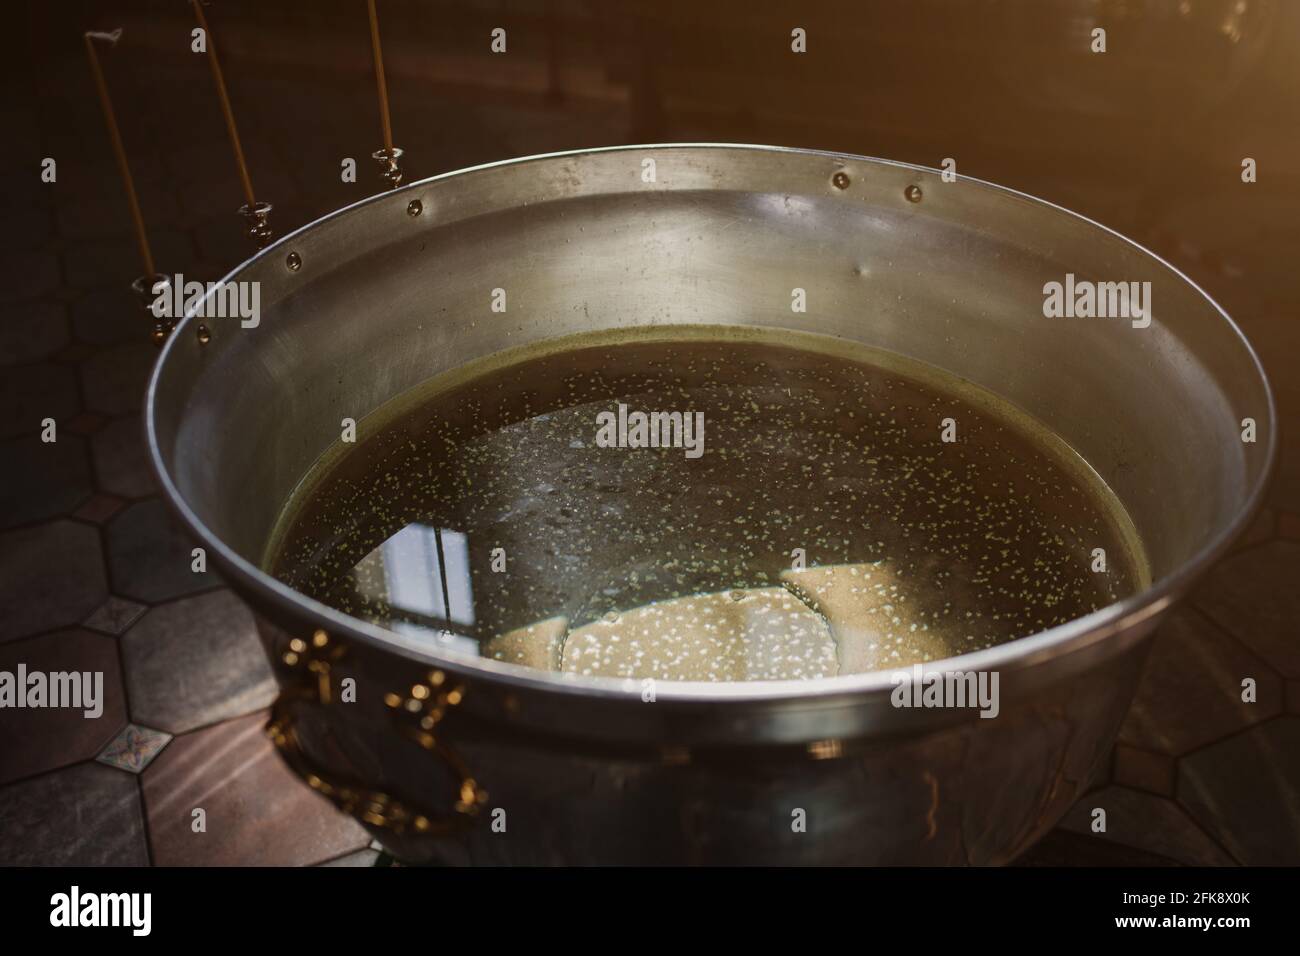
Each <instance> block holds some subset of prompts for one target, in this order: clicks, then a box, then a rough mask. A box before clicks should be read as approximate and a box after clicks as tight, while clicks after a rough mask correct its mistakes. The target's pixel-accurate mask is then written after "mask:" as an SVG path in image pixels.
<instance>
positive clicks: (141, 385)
mask: <svg viewBox="0 0 1300 956" xmlns="http://www.w3.org/2000/svg"><path fill="white" fill-rule="evenodd" d="M157 359H158V349H157V348H156V347H155V346H154V345H152V344H150V342H149V341H148V339H147V338H142V339H141V340H140V341H139V342H133V343H129V344H126V345H116V346H113V347H112V348H108V349H104V350H103V351H100V352H97V353H96V354H94V355H92V356H91V357H90V358H88V359H86V360H85V361H84V362H82V364H81V380H82V383H83V385H84V386H85V389H86V407H87V408H89V409H90V410H91V411H96V412H101V413H102V414H104V415H125V414H126V413H127V412H136V411H139V410H140V407H141V406H142V405H143V404H144V390H145V386H146V385H147V384H148V381H149V373H150V371H152V370H153V363H154V362H155V361H157Z"/></svg>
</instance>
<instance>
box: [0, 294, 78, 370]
mask: <svg viewBox="0 0 1300 956" xmlns="http://www.w3.org/2000/svg"><path fill="white" fill-rule="evenodd" d="M68 338H69V333H68V319H67V316H66V314H65V313H64V308H63V305H62V303H59V302H50V301H41V302H23V303H21V304H20V305H15V306H10V307H9V308H7V309H6V310H5V318H4V321H3V322H0V365H9V364H13V363H18V362H36V361H39V360H40V359H44V358H48V357H49V356H51V355H53V354H54V353H55V352H57V351H58V350H59V349H61V348H63V347H64V346H65V345H67V344H68Z"/></svg>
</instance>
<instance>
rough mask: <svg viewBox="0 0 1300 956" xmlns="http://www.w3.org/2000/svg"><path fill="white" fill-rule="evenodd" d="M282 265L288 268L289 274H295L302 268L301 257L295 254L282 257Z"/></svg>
mask: <svg viewBox="0 0 1300 956" xmlns="http://www.w3.org/2000/svg"><path fill="white" fill-rule="evenodd" d="M284 264H285V266H287V267H288V269H289V271H290V272H297V271H298V270H299V269H301V268H302V256H300V255H298V253H296V252H291V253H289V254H288V255H287V256H285V257H284Z"/></svg>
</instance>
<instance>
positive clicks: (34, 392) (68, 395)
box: [0, 364, 81, 440]
mask: <svg viewBox="0 0 1300 956" xmlns="http://www.w3.org/2000/svg"><path fill="white" fill-rule="evenodd" d="M80 410H81V399H80V398H78V396H77V378H76V372H75V371H74V370H73V369H71V368H68V367H67V366H64V365H50V364H42V365H20V366H17V367H16V368H6V369H5V370H4V374H3V375H0V438H13V437H15V436H18V435H36V436H39V435H40V432H41V422H42V421H43V420H45V419H46V418H53V419H54V421H55V423H56V425H57V426H59V427H62V426H63V425H65V424H67V423H68V422H69V421H71V420H72V419H73V418H75V417H76V416H77V413H78V412H80ZM56 437H57V429H56ZM38 440H39V438H38Z"/></svg>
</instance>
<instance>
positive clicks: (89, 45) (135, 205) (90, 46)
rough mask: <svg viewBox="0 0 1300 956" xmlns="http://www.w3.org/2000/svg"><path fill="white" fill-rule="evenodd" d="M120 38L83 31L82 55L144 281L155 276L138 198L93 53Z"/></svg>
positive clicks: (115, 34) (116, 33)
mask: <svg viewBox="0 0 1300 956" xmlns="http://www.w3.org/2000/svg"><path fill="white" fill-rule="evenodd" d="M121 36H122V29H121V27H119V28H118V29H116V30H114V31H113V32H111V33H100V32H96V31H90V30H88V31H86V33H84V34H83V35H82V38H83V39H84V40H85V41H86V55H87V56H88V57H90V71H91V72H92V73H93V74H94V75H95V86H96V87H97V88H98V89H99V105H100V106H101V107H103V110H104V122H105V123H107V124H108V138H109V140H110V141H111V142H112V144H113V153H114V154H115V155H116V156H117V168H118V169H119V170H120V171H121V173H122V184H123V185H124V186H125V187H126V201H127V205H128V206H130V207H131V220H132V222H133V223H134V224H135V241H136V244H137V245H139V247H140V259H141V261H142V262H143V263H144V274H145V278H146V280H151V279H152V277H153V276H154V275H156V273H155V271H154V267H153V252H152V251H150V249H149V238H148V236H146V235H145V231H144V216H143V215H142V214H141V213H140V198H139V197H138V196H137V195H136V192H135V179H134V178H133V177H132V176H131V167H130V165H129V164H128V163H127V161H126V147H125V146H123V145H122V133H121V131H120V130H119V129H118V128H117V114H116V113H115V112H114V111H113V100H112V98H111V97H110V96H109V95H108V84H107V83H106V82H105V81H104V71H103V70H102V69H101V68H100V66H99V54H98V53H97V52H96V51H95V41H96V40H107V41H108V42H109V43H111V44H113V45H116V44H117V41H118V39H119V38H120V37H121Z"/></svg>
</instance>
